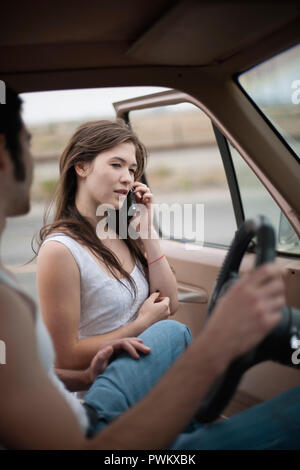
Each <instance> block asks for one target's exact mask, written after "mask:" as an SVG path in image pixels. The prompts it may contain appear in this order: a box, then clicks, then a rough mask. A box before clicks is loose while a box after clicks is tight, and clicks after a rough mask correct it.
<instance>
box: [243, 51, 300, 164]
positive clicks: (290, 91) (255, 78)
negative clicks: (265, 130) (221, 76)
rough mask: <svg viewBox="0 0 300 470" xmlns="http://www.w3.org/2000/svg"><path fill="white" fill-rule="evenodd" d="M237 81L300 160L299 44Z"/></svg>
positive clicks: (244, 74)
mask: <svg viewBox="0 0 300 470" xmlns="http://www.w3.org/2000/svg"><path fill="white" fill-rule="evenodd" d="M238 81H239V83H240V85H241V86H242V87H243V89H244V90H245V91H246V93H247V94H248V95H249V96H250V98H251V99H252V100H253V101H254V103H255V104H256V105H257V106H258V107H259V109H260V110H261V111H262V112H263V113H264V115H265V116H266V118H268V119H269V121H270V122H271V123H272V124H273V126H274V127H275V129H276V130H277V131H278V132H279V133H280V135H281V137H283V139H284V140H285V142H286V144H287V145H288V146H289V147H290V148H291V149H292V150H293V152H294V153H295V155H296V156H297V157H298V159H299V158H300V44H299V45H297V46H295V47H293V48H291V49H289V50H287V51H285V52H283V53H281V54H279V55H277V56H275V57H273V58H272V59H270V60H267V61H266V62H263V63H262V64H259V65H257V66H256V67H254V68H252V69H250V70H248V71H247V72H244V73H243V74H241V75H240V76H239V77H238Z"/></svg>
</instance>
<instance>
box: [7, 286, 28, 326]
mask: <svg viewBox="0 0 300 470" xmlns="http://www.w3.org/2000/svg"><path fill="white" fill-rule="evenodd" d="M0 304H1V315H0V325H1V323H3V322H5V321H8V322H13V321H14V320H15V319H16V316H17V317H20V316H25V317H28V318H30V319H31V321H34V317H33V314H32V311H31V310H30V308H29V305H28V304H27V302H25V301H24V299H23V298H22V297H21V296H20V295H19V294H18V293H17V292H15V291H14V290H13V289H12V288H11V287H9V286H6V285H5V284H3V283H0Z"/></svg>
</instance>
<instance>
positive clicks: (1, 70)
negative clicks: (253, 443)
mask: <svg viewBox="0 0 300 470" xmlns="http://www.w3.org/2000/svg"><path fill="white" fill-rule="evenodd" d="M1 17H2V21H1V32H0V51H1V61H0V79H1V80H3V81H4V82H5V83H7V84H9V85H10V86H11V87H12V88H14V89H16V90H17V91H18V92H19V93H28V92H41V91H52V90H73V89H90V88H106V87H135V86H143V87H144V86H155V87H163V88H165V89H166V90H164V91H161V92H158V93H154V94H150V95H145V96H136V97H135V98H130V99H127V100H122V101H118V102H115V103H114V107H115V111H116V116H117V117H119V118H121V119H124V120H125V121H126V122H128V123H129V125H132V126H133V128H134V129H136V132H137V133H138V135H140V136H141V138H142V139H143V140H144V142H145V144H146V146H147V138H148V136H149V135H150V134H151V135H152V139H151V143H152V144H153V142H154V143H155V144H156V147H155V145H154V144H153V145H152V147H151V145H150V147H151V148H150V150H149V162H148V167H147V169H146V172H145V175H144V178H145V181H146V182H147V184H149V186H150V188H151V189H152V191H153V193H154V195H156V194H157V199H158V202H160V203H164V202H166V203H169V204H170V203H180V204H184V203H192V205H193V207H194V209H195V210H199V211H200V212H201V210H203V212H201V214H202V215H203V214H204V215H203V220H204V222H205V227H204V230H203V231H202V232H201V234H200V235H199V233H198V231H197V230H200V231H201V230H202V228H201V227H198V229H197V227H196V230H194V231H193V234H192V236H190V237H188V236H187V235H186V234H185V233H183V234H182V233H181V234H180V236H178V234H176V233H175V234H174V230H175V229H174V227H162V226H161V224H162V221H159V220H157V224H158V229H159V230H160V234H161V237H162V241H161V243H162V247H163V251H164V253H165V254H166V255H167V258H168V261H169V263H170V265H171V266H172V268H173V270H174V272H175V275H176V279H177V284H178V294H179V299H180V308H179V309H178V311H177V312H176V314H175V319H177V320H178V321H180V322H183V323H185V324H187V325H188V326H189V327H190V328H191V330H192V333H193V335H195V334H197V333H198V332H199V331H200V330H201V328H202V327H203V324H204V322H205V319H206V318H207V315H208V307H209V305H210V302H211V297H212V294H213V292H214V291H215V286H216V280H217V279H218V276H219V273H220V270H221V268H222V265H223V262H224V260H226V256H227V255H228V253H229V247H230V244H231V240H232V239H233V238H234V236H235V233H236V232H237V230H238V229H240V228H241V227H242V226H243V224H244V222H245V221H246V220H249V219H251V220H256V221H257V220H258V219H257V217H259V216H265V217H267V218H268V220H269V222H270V224H271V225H272V227H273V229H274V237H275V238H274V256H276V263H278V264H280V265H281V266H283V267H285V268H286V270H287V276H286V298H287V306H289V307H293V308H294V309H295V312H296V313H295V317H293V318H295V320H293V318H292V317H290V318H292V319H290V322H293V321H294V322H295V323H294V324H292V326H291V325H289V328H290V327H291V328H290V330H289V332H290V333H291V334H290V336H289V341H290V340H292V339H293V340H294V344H295V340H296V346H293V348H294V349H293V348H292V347H291V349H290V352H289V354H290V355H291V353H292V351H293V350H296V349H297V339H298V338H299V340H300V336H299V334H300V320H299V318H300V317H299V316H297V311H298V310H297V309H300V288H299V286H300V242H299V238H300V197H299V188H300V167H299V162H300V160H299V159H300V91H298V90H299V89H300V45H299V42H300V5H299V4H298V3H297V2H293V1H289V0H287V1H285V2H283V1H279V2H274V3H270V2H267V1H261V2H250V1H249V2H230V3H227V2H220V1H216V0H211V1H209V2H208V1H204V0H201V1H196V0H186V1H185V0H179V1H170V0H152V1H151V2H141V1H138V0H129V1H127V2H121V1H119V0H113V1H111V2H102V1H95V0H90V1H89V2H86V3H85V4H83V3H82V2H79V1H77V0H74V1H72V2H70V1H66V2H58V1H56V0H53V1H52V2H51V3H50V2H49V4H48V3H47V6H46V4H45V3H44V2H35V1H30V0H28V1H27V2H24V3H19V4H18V6H17V7H16V6H15V5H14V4H10V3H7V4H5V6H3V7H2V12H1ZM297 70H298V72H297ZM279 72H280V73H279ZM297 73H298V75H297ZM279 82H280V83H279ZM279 86H282V88H280V90H283V91H282V92H281V91H280V92H278V90H279V88H278V87H279ZM279 95H280V99H281V101H280V99H279V98H278V101H276V102H275V101H274V100H275V99H277V97H278V96H279ZM274 96H275V98H274V99H273V97H274ZM272 100H273V101H272ZM177 109H181V110H182V112H183V114H184V113H185V114H184V115H185V119H184V120H183V118H182V117H181V116H182V115H183V114H180V113H179V112H177V111H176V110H177ZM44 111H45V114H46V113H47V109H45V110H44ZM198 116H200V117H199V122H198V121H197V119H198ZM200 121H201V122H200ZM162 123H163V124H162ZM170 123H171V124H170ZM147 126H148V127H147ZM168 126H169V127H168ZM193 126H194V127H195V129H196V130H195V132H193V133H191V128H192V127H193ZM170 136H171V137H170ZM171 138H172V139H173V140H172V142H173V141H174V139H175V140H176V145H175V144H174V145H173V143H172V144H170V142H169V141H168V139H171ZM199 146H202V147H203V146H204V149H205V152H204V154H203V155H202V154H201V158H200V156H199V155H200V154H198V153H197V152H198V150H196V151H194V150H195V149H198V147H199ZM155 152H161V155H162V154H163V157H161V158H163V159H164V160H160V166H159V165H158V164H156V163H155V158H154V154H155ZM216 154H218V155H217V156H216ZM152 155H153V158H152V159H151V157H152ZM207 159H210V161H209V164H210V166H209V167H208V162H207ZM162 161H163V164H162V163H161V162H162ZM174 168H177V173H176V172H175V170H174ZM201 178H202V179H201ZM218 178H219V179H221V180H222V184H221V186H222V188H221V189H222V190H220V189H218V188H219V187H218V188H217V189H216V187H214V185H215V184H216V180H217V179H218ZM212 187H213V189H211V188H212ZM217 193H218V194H219V196H218V197H219V199H218V198H217V199H216V194H217ZM210 214H212V215H211V216H210ZM158 219H159V217H158ZM259 220H261V219H259ZM183 225H184V223H183ZM250 225H251V224H250ZM254 225H255V224H254ZM258 225H259V227H260V223H259V224H258ZM267 225H268V223H267ZM247 227H249V226H248V225H247ZM251 227H252V228H251V230H252V229H253V225H252V226H251ZM259 227H257V226H255V228H254V229H253V231H251V230H250V229H249V230H250V232H251V237H250V238H249V239H247V243H246V245H245V246H244V248H243V250H242V252H243V253H242V252H241V255H242V254H244V256H241V257H242V260H241V259H239V262H238V263H237V264H236V266H235V269H234V271H235V274H236V275H237V273H238V271H239V274H243V273H245V272H247V271H248V270H250V269H252V267H253V266H254V265H255V263H256V262H257V259H258V254H259V253H258V252H259V248H261V245H260V244H259V236H260V235H259V234H258V228H259ZM250 232H249V233H250ZM240 263H241V264H240ZM239 268H240V269H239ZM23 269H24V273H25V272H26V267H24V268H23ZM12 270H14V269H13V268H12ZM15 272H22V268H20V267H19V268H16V269H15ZM226 281H228V278H226ZM212 314H213V313H212ZM291 329H292V330H293V331H291ZM275 341H276V340H275ZM273 347H274V348H275V349H276V346H275V344H273ZM298 347H300V341H299V346H298ZM299 358H300V353H299ZM274 359H275V360H269V359H268V360H263V361H262V362H260V363H258V364H254V365H253V366H252V367H251V368H249V369H248V370H246V371H245V373H244V374H243V375H242V376H241V377H240V378H241V380H239V381H238V383H237V384H236V387H235V388H234V389H233V391H232V394H233V397H232V396H230V400H229V399H228V401H226V406H225V405H224V408H225V409H222V411H221V412H220V413H219V416H220V417H221V418H222V419H226V417H228V416H231V415H233V414H235V413H237V412H239V411H241V410H243V409H246V408H248V407H251V406H253V405H255V404H257V403H260V402H263V401H265V400H267V399H269V398H271V397H274V396H276V395H278V394H279V393H281V392H282V391H285V390H287V389H289V388H292V387H294V386H298V385H300V371H299V365H298V363H299V362H300V361H298V363H297V364H294V363H292V362H291V361H290V363H289V364H283V363H279V362H278V360H276V357H275V355H274ZM297 365H298V367H296V366H297ZM221 395H222V393H221ZM215 418H216V417H215Z"/></svg>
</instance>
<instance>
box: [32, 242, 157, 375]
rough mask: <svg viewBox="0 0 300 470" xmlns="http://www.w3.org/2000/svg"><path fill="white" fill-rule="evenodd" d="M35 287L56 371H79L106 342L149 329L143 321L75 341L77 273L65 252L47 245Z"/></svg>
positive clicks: (59, 246) (44, 248) (78, 293)
mask: <svg viewBox="0 0 300 470" xmlns="http://www.w3.org/2000/svg"><path fill="white" fill-rule="evenodd" d="M37 283H38V291H39V298H40V305H41V311H42V315H43V319H44V322H45V324H46V326H47V328H48V330H49V332H50V335H51V337H52V341H53V343H54V346H55V352H56V367H58V368H59V369H75V370H82V369H86V368H87V367H89V365H90V363H91V360H92V359H93V357H94V356H95V355H96V354H97V352H98V351H99V349H100V348H101V347H102V346H103V345H106V344H107V342H109V341H112V340H115V339H122V338H128V337H136V336H138V335H140V334H141V333H142V332H143V331H144V330H145V328H146V327H147V326H149V325H148V324H147V323H146V321H145V319H144V318H143V317H138V318H137V319H136V320H134V321H133V322H131V323H129V324H128V325H125V326H122V327H121V328H118V329H117V330H114V331H112V332H110V333H105V334H102V335H97V336H91V337H89V338H83V339H78V328H79V322H80V272H79V268H78V266H77V264H76V262H75V260H74V258H73V256H72V254H71V253H70V251H69V250H68V248H66V247H65V246H64V245H62V244H61V243H58V242H55V241H51V242H48V243H47V244H46V245H45V246H43V247H42V248H41V250H40V253H39V257H38V263H37Z"/></svg>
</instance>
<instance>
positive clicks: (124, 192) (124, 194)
mask: <svg viewBox="0 0 300 470" xmlns="http://www.w3.org/2000/svg"><path fill="white" fill-rule="evenodd" d="M114 193H117V194H120V195H122V196H127V191H126V190H125V189H124V190H122V189H120V190H119V191H114Z"/></svg>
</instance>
